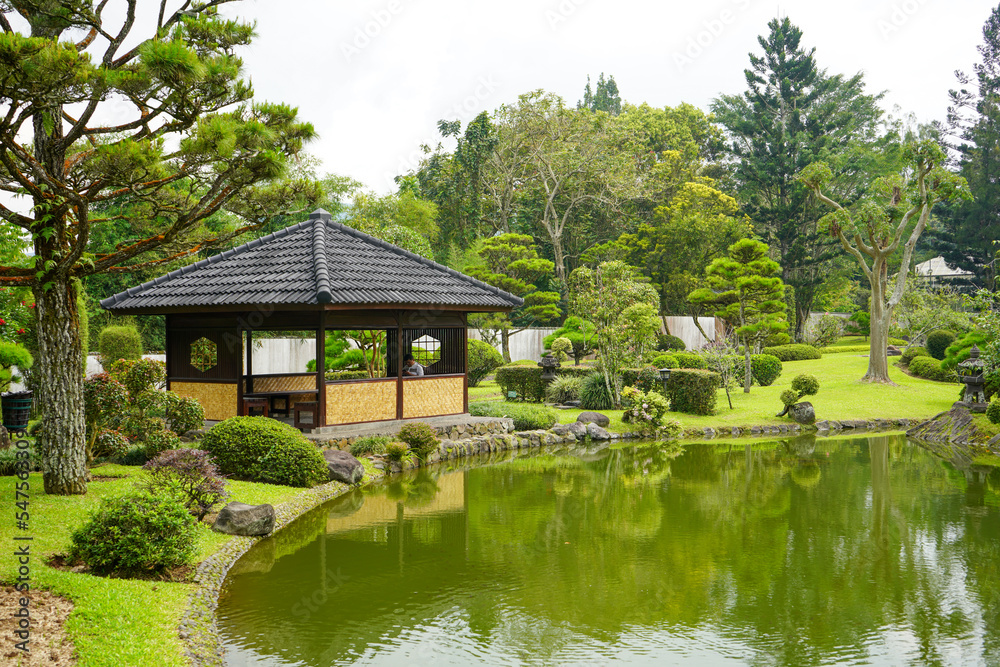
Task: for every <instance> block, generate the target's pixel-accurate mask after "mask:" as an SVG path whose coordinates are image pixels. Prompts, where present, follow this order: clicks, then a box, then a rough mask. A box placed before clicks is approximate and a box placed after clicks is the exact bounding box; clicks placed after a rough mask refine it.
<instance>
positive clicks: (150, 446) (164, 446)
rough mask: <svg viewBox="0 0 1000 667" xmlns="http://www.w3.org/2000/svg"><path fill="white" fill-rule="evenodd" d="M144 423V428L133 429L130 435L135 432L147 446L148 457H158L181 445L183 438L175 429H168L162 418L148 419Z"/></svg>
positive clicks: (144, 445)
mask: <svg viewBox="0 0 1000 667" xmlns="http://www.w3.org/2000/svg"><path fill="white" fill-rule="evenodd" d="M142 424H143V426H142V428H140V429H135V430H133V431H132V433H130V435H131V434H134V437H135V439H136V440H137V441H139V442H141V443H142V445H143V447H145V449H146V458H147V459H153V458H156V457H157V456H159V455H160V454H162V453H163V452H165V451H167V450H169V449H178V448H180V447H181V439H180V438H178V437H177V434H176V433H174V432H173V431H168V430H167V428H166V425H165V424H164V423H163V421H162V420H160V419H148V420H144V421H143V422H142Z"/></svg>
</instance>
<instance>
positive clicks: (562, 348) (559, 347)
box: [549, 337, 573, 363]
mask: <svg viewBox="0 0 1000 667" xmlns="http://www.w3.org/2000/svg"><path fill="white" fill-rule="evenodd" d="M549 351H550V352H552V356H553V357H555V358H556V361H558V362H560V363H561V362H563V361H566V360H567V359H569V357H570V355H572V354H573V341H571V340H570V339H569V338H563V337H559V338H556V339H555V340H554V341H552V345H550V346H549Z"/></svg>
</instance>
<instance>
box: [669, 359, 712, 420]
mask: <svg viewBox="0 0 1000 667" xmlns="http://www.w3.org/2000/svg"><path fill="white" fill-rule="evenodd" d="M720 381H721V378H720V377H719V374H718V373H713V372H712V371H705V370H701V369H697V368H678V369H675V370H674V371H672V372H671V373H670V382H669V383H668V385H667V387H668V392H669V395H670V409H671V410H673V411H674V412H686V413H688V414H694V415H710V414H713V413H714V412H715V399H716V395H717V394H718V390H719V383H720Z"/></svg>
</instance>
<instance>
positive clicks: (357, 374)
mask: <svg viewBox="0 0 1000 667" xmlns="http://www.w3.org/2000/svg"><path fill="white" fill-rule="evenodd" d="M312 364H313V372H316V362H315V361H313V362H312ZM323 375H324V377H325V378H326V379H327V380H329V381H330V382H346V381H347V380H367V379H369V378H370V377H371V376H370V375H368V371H327V372H326V373H324V374H323Z"/></svg>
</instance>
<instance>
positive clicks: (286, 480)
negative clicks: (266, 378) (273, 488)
mask: <svg viewBox="0 0 1000 667" xmlns="http://www.w3.org/2000/svg"><path fill="white" fill-rule="evenodd" d="M201 448H202V449H204V450H205V451H207V452H208V453H209V454H211V455H212V456H213V457H214V458H215V461H216V464H217V465H218V466H219V470H220V471H222V473H223V474H225V475H229V476H232V477H235V478H237V479H245V480H247V481H251V482H266V483H268V484H283V485H285V486H299V487H310V486H315V485H316V484H320V483H322V482H325V481H327V480H328V479H329V473H328V471H327V467H326V462H325V460H324V459H323V455H322V454H320V452H319V450H318V449H317V448H316V445H314V444H313V443H311V442H309V441H308V440H306V439H305V438H304V437H303V436H302V434H301V433H299V431H298V430H297V429H294V428H292V427H291V426H289V425H287V424H283V423H281V422H279V421H275V420H274V419H268V418H266V417H230V418H229V419H227V420H225V421H223V422H220V423H218V424H216V425H215V426H213V427H212V428H210V429H209V430H208V432H207V433H206V434H205V436H204V437H203V438H202V440H201Z"/></svg>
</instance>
